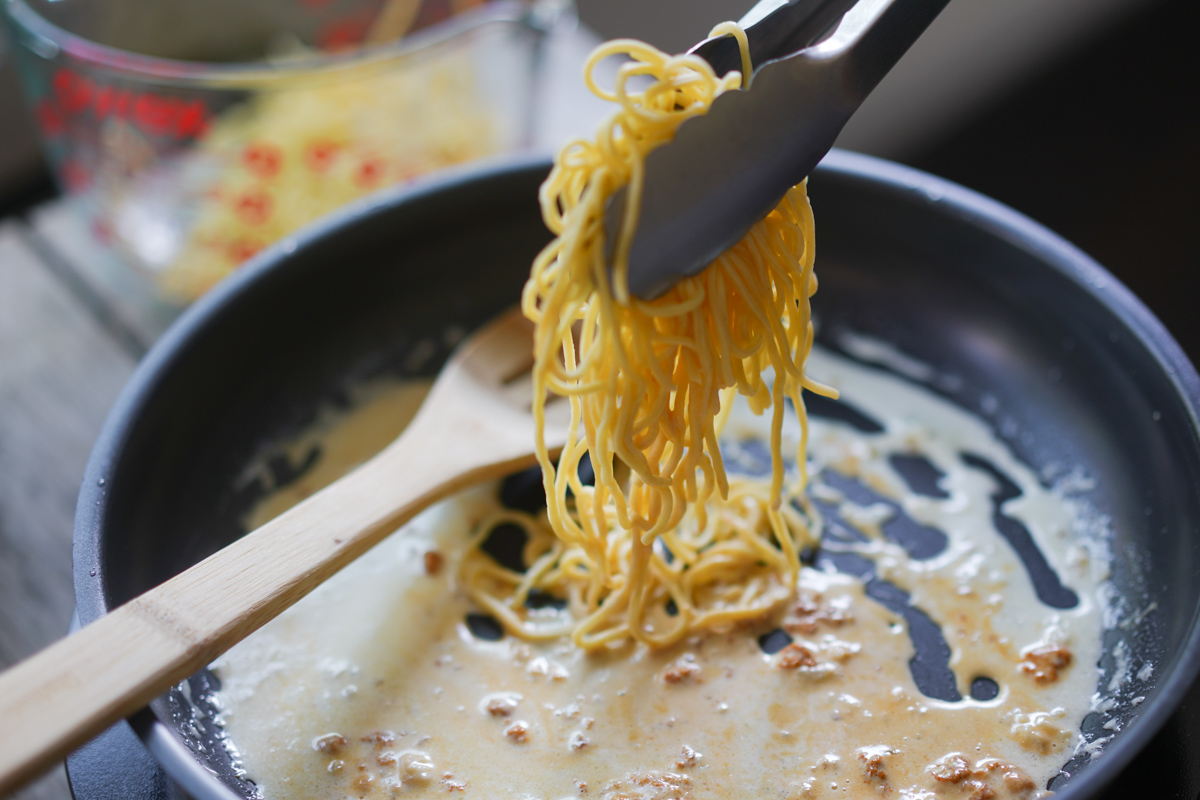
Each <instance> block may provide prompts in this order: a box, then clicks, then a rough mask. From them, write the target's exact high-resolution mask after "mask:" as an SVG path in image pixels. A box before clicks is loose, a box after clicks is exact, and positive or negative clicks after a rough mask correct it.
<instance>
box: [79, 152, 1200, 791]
mask: <svg viewBox="0 0 1200 800" xmlns="http://www.w3.org/2000/svg"><path fill="white" fill-rule="evenodd" d="M547 170H548V164H547V163H546V162H544V161H540V160H524V161H519V162H503V163H499V164H493V165H491V166H487V167H484V168H480V169H477V170H473V171H469V172H462V173H457V174H455V175H453V176H451V177H449V178H443V179H440V180H437V181H434V182H430V183H426V184H423V185H421V186H420V187H418V188H416V189H408V190H400V191H395V192H392V193H388V194H384V195H381V196H380V197H379V198H377V199H375V200H373V201H371V202H369V203H366V204H361V205H358V206H355V207H352V208H350V209H348V210H346V211H345V212H343V213H341V214H339V215H336V216H335V217H332V218H329V219H327V220H326V221H325V222H323V223H321V224H319V225H317V226H316V227H315V228H312V229H310V230H308V231H307V232H306V233H305V234H303V235H302V236H300V237H299V238H298V239H296V240H294V241H292V242H287V243H284V244H281V245H279V246H276V247H275V248H273V249H272V250H270V251H269V252H267V253H265V254H264V255H263V256H261V257H260V258H258V259H257V260H256V261H255V262H254V263H253V264H252V265H251V266H249V267H247V268H246V269H245V270H243V272H242V273H241V274H240V275H239V276H237V277H236V278H235V279H233V280H231V281H229V282H227V283H226V284H224V285H223V286H221V287H219V288H218V289H217V290H216V291H215V292H213V293H212V294H210V295H209V296H208V297H206V298H205V299H204V300H203V301H202V302H201V303H199V304H197V305H196V306H195V307H193V308H192V309H191V310H190V311H189V312H188V313H187V314H186V315H185V316H184V317H183V318H182V319H181V320H180V321H179V323H178V324H176V325H175V326H174V327H173V328H172V329H171V330H170V331H169V332H168V334H167V335H166V336H165V337H164V338H163V339H162V341H160V342H159V344H158V345H156V347H155V348H154V349H153V350H152V352H151V353H150V355H149V356H148V357H147V358H146V360H145V361H144V362H143V364H142V365H141V366H140V367H139V369H138V371H137V373H136V374H135V376H134V378H133V379H132V381H131V383H130V385H129V387H128V388H127V390H126V391H125V393H124V394H123V395H122V397H121V399H120V400H119V401H118V403H117V406H116V407H115V409H114V410H113V412H112V415H111V416H110V418H109V420H108V422H107V424H106V426H105V428H104V430H103V432H102V434H101V437H100V439H99V441H98V442H97V444H96V447H95V450H94V452H93V454H92V458H91V462H90V463H89V465H88V471H87V475H86V477H85V480H84V484H83V489H82V491H81V494H80V500H79V508H78V513H77V519H76V527H75V566H74V569H75V589H76V597H77V601H78V611H79V616H80V619H81V621H82V622H84V623H85V624H86V623H87V622H89V621H91V620H93V619H95V618H97V617H98V616H100V615H102V614H104V613H105V612H106V610H107V609H109V608H112V607H114V606H116V605H118V604H120V603H122V602H124V601H126V600H128V599H130V598H131V597H133V596H135V595H136V594H138V593H140V592H142V591H144V590H146V589H149V588H150V587H152V586H154V585H155V584H157V583H159V582H161V581H162V580H164V579H166V578H167V577H169V576H170V575H172V574H174V573H176V572H177V571H179V570H181V569H183V568H185V567H187V566H188V565H190V564H192V563H194V562H195V561H198V560H199V559H201V558H203V557H204V556H206V555H208V554H210V553H212V552H213V551H215V550H216V549H218V548H220V547H221V546H223V545H224V544H226V543H228V542H229V541H230V540H232V539H233V538H235V537H237V536H239V535H240V534H242V533H243V532H244V531H243V529H242V527H241V524H240V520H241V519H242V517H243V515H244V514H245V512H246V511H247V510H248V509H249V508H250V507H251V505H252V504H253V503H254V502H255V501H256V500H258V499H259V498H260V497H261V496H262V495H263V493H264V491H265V489H264V486H263V483H262V481H261V480H258V479H254V478H248V477H247V475H248V474H249V473H248V472H247V466H248V465H249V464H250V463H251V462H252V461H254V460H255V459H256V458H260V459H261V458H262V457H263V456H264V454H269V453H270V452H271V451H272V448H273V447H276V446H278V445H279V444H280V443H282V442H284V441H286V440H287V439H289V438H290V437H292V436H294V435H295V434H296V433H298V432H300V431H301V430H302V429H303V428H304V427H305V426H306V425H307V424H308V423H311V422H312V421H314V419H315V418H316V415H317V413H318V411H319V410H320V409H322V408H328V407H330V406H331V405H338V404H342V405H344V404H346V403H347V402H348V400H347V397H348V394H349V389H350V388H351V387H353V386H355V385H357V384H360V383H362V382H364V381H367V380H370V379H372V378H374V377H378V376H382V375H387V374H392V375H433V374H435V373H436V371H437V369H438V367H439V366H440V364H441V363H442V361H443V360H444V359H445V357H446V356H447V354H448V353H449V352H450V349H451V348H452V346H453V344H454V343H455V342H456V341H457V340H458V338H459V337H460V336H461V335H462V334H463V333H464V332H466V331H469V330H471V329H472V328H473V327H475V326H477V325H478V324H480V323H481V322H483V321H485V320H487V319H488V318H490V317H491V316H493V315H495V314H496V313H498V312H499V311H500V310H502V309H504V308H505V307H508V306H510V305H512V304H514V303H515V302H517V299H518V297H519V293H520V288H521V285H522V282H523V280H524V278H525V277H526V276H527V275H528V271H529V265H530V262H531V260H532V258H533V256H534V254H535V253H536V252H537V250H538V249H539V248H540V247H541V246H542V245H543V244H544V243H545V242H546V241H547V240H548V238H549V235H548V234H547V233H546V230H545V228H544V226H543V224H542V221H541V217H540V213H539V211H538V208H537V202H536V198H537V187H538V184H539V183H540V181H541V180H542V178H543V177H544V175H545V173H546V171H547ZM810 196H811V197H812V202H813V206H814V209H815V212H816V217H817V244H818V247H817V259H818V261H817V263H818V273H819V276H820V285H821V288H820V291H819V292H818V294H817V296H816V298H815V301H814V308H815V312H816V315H817V317H818V324H819V337H818V338H819V340H821V341H822V342H823V343H824V344H826V346H829V347H831V348H832V349H835V350H836V349H838V347H837V342H838V341H839V334H840V333H841V332H844V331H846V330H851V331H855V332H858V333H865V334H869V335H872V336H876V337H879V338H882V339H885V340H887V341H888V342H890V343H892V344H893V345H895V346H896V347H897V348H899V349H900V350H901V351H903V352H904V353H906V354H908V355H911V356H913V357H915V358H918V359H920V360H922V361H924V362H926V363H928V364H930V365H931V366H932V367H933V368H934V369H935V370H936V371H937V372H938V373H940V374H943V375H952V376H955V380H954V381H949V382H945V383H944V384H942V385H940V386H935V387H934V389H933V390H934V391H938V392H940V393H942V394H943V395H944V396H946V397H947V398H949V399H950V400H951V401H953V402H955V403H958V404H959V405H961V406H963V407H965V408H967V409H968V410H970V411H973V412H975V413H977V414H979V415H980V416H981V417H982V418H984V419H985V420H987V421H988V422H989V423H991V424H992V426H993V428H994V430H995V431H996V433H997V435H998V436H999V437H1000V438H1001V439H1002V440H1004V441H1005V442H1006V443H1007V444H1008V445H1009V446H1010V447H1011V448H1012V450H1013V451H1014V452H1015V453H1016V454H1017V456H1018V457H1019V458H1021V459H1023V460H1024V461H1026V462H1028V463H1029V464H1030V465H1032V466H1033V467H1034V468H1035V469H1039V470H1041V469H1045V468H1047V467H1050V466H1052V465H1057V466H1060V467H1061V466H1067V467H1078V468H1080V469H1081V470H1082V471H1083V472H1085V473H1086V474H1087V475H1088V476H1089V477H1090V478H1091V479H1093V480H1094V489H1092V490H1091V491H1090V492H1088V493H1087V494H1086V495H1085V498H1086V500H1087V501H1088V502H1089V503H1090V504H1091V505H1092V506H1094V507H1095V508H1096V509H1097V510H1098V511H1099V512H1101V513H1103V514H1106V515H1108V517H1110V518H1111V524H1112V528H1113V531H1114V538H1113V542H1112V549H1113V552H1114V554H1115V558H1114V565H1113V567H1114V577H1113V581H1114V584H1115V586H1116V587H1117V588H1118V590H1119V591H1120V592H1121V593H1122V594H1123V595H1124V596H1125V597H1126V598H1127V603H1128V608H1129V609H1130V611H1135V610H1137V609H1145V608H1152V609H1153V610H1152V611H1151V612H1150V613H1149V614H1147V615H1146V616H1145V619H1143V620H1142V621H1141V622H1140V623H1138V624H1137V625H1130V626H1127V627H1124V628H1122V627H1120V626H1118V627H1117V628H1115V629H1114V630H1112V631H1109V632H1108V633H1107V634H1106V640H1105V642H1106V655H1105V657H1104V660H1103V661H1102V662H1101V665H1102V667H1104V668H1106V669H1108V670H1110V671H1111V670H1112V669H1113V666H1114V665H1113V663H1112V660H1113V659H1112V653H1113V652H1114V651H1115V650H1116V648H1117V647H1118V642H1122V641H1123V642H1124V643H1125V644H1124V647H1126V648H1127V649H1128V651H1129V652H1130V653H1131V654H1132V659H1133V661H1132V663H1133V671H1134V672H1137V671H1138V669H1139V668H1140V666H1141V665H1143V664H1146V663H1150V664H1152V665H1154V670H1153V675H1152V677H1151V678H1150V679H1149V680H1147V681H1143V682H1139V683H1137V684H1136V686H1134V687H1133V688H1132V689H1131V690H1130V691H1129V692H1128V693H1126V694H1128V696H1125V695H1124V694H1122V695H1118V696H1117V699H1118V702H1119V704H1120V705H1121V708H1122V709H1123V710H1122V711H1121V712H1120V713H1119V717H1120V720H1121V722H1122V729H1121V730H1120V731H1119V733H1118V734H1117V735H1116V737H1115V738H1114V740H1113V741H1111V742H1110V743H1108V745H1107V746H1106V748H1105V750H1104V752H1103V754H1102V755H1101V756H1100V757H1099V758H1098V759H1096V760H1095V761H1094V762H1090V763H1089V762H1088V759H1086V758H1077V759H1075V760H1073V761H1072V762H1070V763H1069V764H1067V765H1066V771H1067V772H1069V773H1071V777H1070V778H1069V779H1059V780H1058V781H1056V782H1055V783H1054V785H1053V788H1055V789H1057V790H1059V791H1060V792H1061V793H1060V795H1059V796H1060V797H1063V798H1085V797H1087V798H1097V797H1114V798H1115V797H1123V796H1126V795H1127V794H1128V792H1129V791H1132V790H1133V788H1132V787H1137V788H1136V790H1137V791H1139V792H1142V793H1144V794H1147V795H1148V796H1152V797H1156V798H1157V797H1171V796H1176V794H1175V793H1176V792H1180V794H1178V796H1181V797H1182V796H1184V795H1183V794H1182V792H1184V791H1189V792H1190V794H1188V795H1187V796H1189V797H1190V796H1193V795H1194V793H1195V788H1194V787H1195V786H1196V785H1197V783H1198V781H1200V772H1198V771H1197V763H1198V761H1200V759H1198V758H1197V757H1196V755H1195V754H1193V753H1190V752H1189V751H1188V749H1187V747H1188V744H1189V743H1188V741H1187V739H1188V736H1189V735H1190V733H1191V728H1189V727H1188V726H1189V725H1190V724H1191V723H1190V722H1189V720H1191V719H1195V718H1197V717H1195V716H1194V715H1193V716H1192V717H1180V716H1176V717H1174V718H1171V715H1172V712H1174V711H1175V709H1176V707H1177V706H1178V705H1179V704H1180V703H1181V702H1183V701H1184V700H1185V698H1186V697H1187V694H1188V689H1189V687H1190V686H1191V684H1192V682H1193V679H1194V677H1195V674H1196V672H1197V666H1198V665H1200V661H1198V650H1200V644H1198V641H1197V631H1196V621H1197V606H1198V602H1200V580H1197V577H1196V576H1197V573H1198V571H1200V550H1198V548H1200V537H1198V534H1200V492H1198V488H1197V487H1200V440H1198V436H1197V409H1198V408H1200V380H1198V379H1197V376H1196V373H1195V370H1194V369H1193V368H1192V367H1191V365H1190V364H1189V363H1188V362H1187V360H1186V359H1185V357H1184V356H1183V354H1182V352H1181V351H1180V349H1179V347H1178V346H1177V345H1176V344H1175V343H1174V341H1173V340H1172V339H1171V338H1170V337H1169V335H1168V334H1167V333H1166V331H1165V330H1164V329H1163V328H1162V326H1161V325H1160V324H1159V323H1158V322H1157V321H1156V320H1155V319H1154V318H1153V317H1152V316H1151V315H1150V313H1149V312H1148V311H1147V310H1146V309H1145V308H1144V307H1143V306H1142V305H1141V304H1140V303H1139V302H1138V301H1137V300H1136V299H1135V298H1134V297H1133V296H1132V295H1130V294H1129V292H1128V291H1127V290H1126V289H1125V288H1124V287H1123V286H1121V285H1120V284H1119V283H1117V282H1116V281H1115V280H1114V279H1113V278H1112V277H1111V276H1110V275H1109V274H1108V273H1106V272H1104V271H1103V270H1102V269H1101V268H1099V267H1098V266H1097V265H1096V264H1095V263H1094V262H1092V261H1091V260H1090V259H1088V258H1087V257H1086V256H1085V255H1083V254H1082V253H1080V252H1079V251H1078V250H1076V249H1074V248H1073V247H1071V246H1070V245H1068V244H1066V243H1065V242H1063V241H1062V240H1060V239H1058V238H1057V237H1055V236H1054V235H1053V234H1051V233H1049V232H1048V231H1046V230H1044V229H1043V228H1041V227H1040V226H1038V225H1036V224H1035V223H1032V222H1031V221H1029V220H1028V219H1025V218H1024V217H1021V216H1020V215H1018V214H1016V213H1015V212H1013V211H1011V210H1009V209H1007V208H1005V207H1003V206H1000V205H999V204H996V203H994V202H992V201H989V200H987V199H986V198H982V197H980V196H978V195H976V194H974V193H971V192H969V191H967V190H964V189H962V188H961V187H957V186H954V185H952V184H949V183H946V182H944V181H940V180H938V179H935V178H932V177H930V176H928V175H924V174H922V173H918V172H915V171H912V170H908V169H906V168H902V167H899V166H896V165H893V164H889V163H887V162H882V161H878V160H874V159H869V158H865V157H861V156H855V155H851V154H846V153H836V152H835V153H831V154H830V156H829V157H828V158H827V159H826V161H825V162H824V163H823V165H822V166H821V168H820V169H819V170H818V171H817V173H816V174H815V175H814V176H813V178H812V180H811V184H810ZM302 468H303V465H300V464H294V463H290V462H288V461H287V460H286V459H282V458H281V459H277V460H275V461H273V462H271V469H272V471H273V472H274V473H275V477H276V478H282V479H284V480H286V479H287V477H288V476H289V475H291V474H294V473H295V472H296V471H297V470H299V469H302ZM113 646H114V647H119V646H120V643H118V642H114V643H113ZM213 681H214V679H213V678H212V676H210V675H209V674H208V673H201V674H198V675H197V676H195V677H193V678H192V679H191V680H190V681H189V682H188V686H187V687H186V689H176V690H174V691H172V692H171V693H169V694H168V695H164V696H163V697H161V698H159V699H158V700H156V701H155V702H154V703H153V704H152V706H151V709H150V712H146V713H143V714H141V715H139V716H138V717H137V718H135V720H133V722H134V725H135V728H137V729H138V730H139V732H140V733H141V734H142V735H143V738H144V739H145V740H146V741H147V743H148V744H149V746H150V748H151V751H152V752H153V753H154V754H155V756H156V757H157V758H158V759H159V760H160V762H162V763H163V764H164V766H165V767H166V768H167V770H168V772H170V773H171V775H172V777H174V778H175V780H176V781H178V782H179V783H180V784H181V785H182V786H183V787H184V788H185V789H186V790H187V791H188V792H189V793H190V794H192V795H193V796H195V797H197V798H202V799H207V798H218V797H223V798H230V797H238V796H250V795H252V794H253V791H254V787H253V786H252V785H250V784H247V783H245V782H243V781H242V780H241V779H239V778H238V777H237V776H236V775H235V774H234V773H233V771H232V769H231V767H230V764H229V759H228V756H227V755H226V752H225V750H224V748H223V747H222V746H221V744H220V743H219V741H218V740H217V738H216V736H215V734H216V731H215V729H214V727H213V725H212V722H211V714H210V713H209V712H211V710H212V709H211V707H210V706H209V704H208V699H207V695H208V693H209V692H210V691H211V688H212V684H213ZM1135 694H1136V695H1138V696H1142V697H1144V700H1143V701H1139V702H1137V703H1135V701H1134V695H1135ZM1169 718H1171V723H1170V724H1169V725H1167V727H1166V728H1165V729H1163V725H1164V723H1166V722H1167V721H1168V719H1169ZM1099 722H1100V719H1099V717H1096V718H1094V719H1091V718H1089V720H1088V721H1087V722H1085V731H1086V730H1087V729H1088V726H1089V725H1091V724H1093V723H1094V724H1095V725H1098V724H1099ZM1160 729H1163V732H1162V733H1161V734H1160V735H1159V736H1158V738H1155V735H1156V733H1158V732H1159V730H1160ZM1101 733H1103V734H1104V735H1108V734H1109V732H1108V731H1104V732H1101ZM1191 746H1193V747H1197V746H1200V744H1198V743H1196V742H1192V744H1191ZM1188 787H1191V788H1190V789H1189V788H1188Z"/></svg>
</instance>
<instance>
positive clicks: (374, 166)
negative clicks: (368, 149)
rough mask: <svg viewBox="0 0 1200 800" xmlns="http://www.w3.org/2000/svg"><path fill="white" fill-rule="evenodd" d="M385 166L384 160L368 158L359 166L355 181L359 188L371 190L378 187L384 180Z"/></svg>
mask: <svg viewBox="0 0 1200 800" xmlns="http://www.w3.org/2000/svg"><path fill="white" fill-rule="evenodd" d="M384 170H385V166H384V163H383V160H382V159H379V158H368V159H365V160H364V161H363V162H362V163H361V164H359V165H358V170H357V171H356V172H355V174H354V180H355V181H356V182H357V183H358V185H359V186H362V187H365V188H370V187H373V186H377V185H378V184H379V181H380V180H381V179H382V178H383V173H384Z"/></svg>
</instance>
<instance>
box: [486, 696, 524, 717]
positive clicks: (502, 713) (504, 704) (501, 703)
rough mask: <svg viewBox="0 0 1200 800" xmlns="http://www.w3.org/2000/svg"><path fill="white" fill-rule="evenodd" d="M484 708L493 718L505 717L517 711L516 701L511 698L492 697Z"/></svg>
mask: <svg viewBox="0 0 1200 800" xmlns="http://www.w3.org/2000/svg"><path fill="white" fill-rule="evenodd" d="M485 708H487V713H489V714H491V715H492V716H493V717H507V716H510V715H511V714H512V713H513V712H514V711H516V710H517V701H516V700H514V699H513V698H511V697H493V698H492V699H491V700H488V703H487V706H485Z"/></svg>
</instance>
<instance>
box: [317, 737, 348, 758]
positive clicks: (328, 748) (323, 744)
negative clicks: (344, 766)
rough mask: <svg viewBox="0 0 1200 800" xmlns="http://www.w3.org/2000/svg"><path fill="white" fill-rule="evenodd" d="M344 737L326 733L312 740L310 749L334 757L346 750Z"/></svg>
mask: <svg viewBox="0 0 1200 800" xmlns="http://www.w3.org/2000/svg"><path fill="white" fill-rule="evenodd" d="M346 744H347V741H346V737H345V736H342V735H341V734H340V733H327V734H325V735H323V736H318V737H317V738H315V739H313V743H312V748H313V750H316V751H317V752H318V753H328V754H329V755H331V756H335V755H337V754H338V753H340V752H342V750H344V749H345V748H346Z"/></svg>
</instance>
